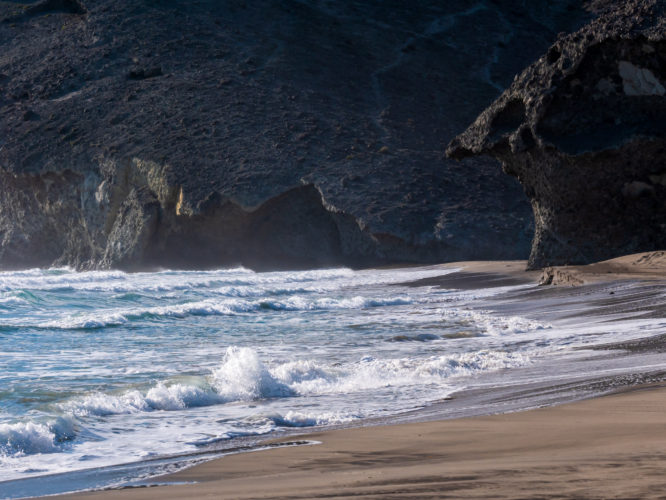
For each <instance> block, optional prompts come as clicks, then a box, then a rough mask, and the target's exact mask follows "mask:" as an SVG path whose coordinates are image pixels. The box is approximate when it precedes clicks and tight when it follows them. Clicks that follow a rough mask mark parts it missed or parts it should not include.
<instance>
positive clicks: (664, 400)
mask: <svg viewBox="0 0 666 500" xmlns="http://www.w3.org/2000/svg"><path fill="white" fill-rule="evenodd" d="M663 264H664V257H663V253H662V254H657V255H655V254H647V255H639V256H630V257H624V258H621V259H617V260H616V261H612V262H609V263H600V264H595V265H592V266H577V267H575V268H573V269H572V268H564V269H556V270H555V272H554V273H553V271H552V270H548V271H546V272H544V273H540V272H534V271H533V272H525V271H524V267H522V263H516V262H494V263H488V262H469V263H456V264H455V266H456V267H457V268H458V269H460V271H458V272H456V273H453V274H447V275H445V276H442V277H440V278H435V279H430V281H428V282H422V283H416V284H415V285H424V284H429V285H432V284H434V283H437V284H438V285H440V286H442V287H456V288H459V289H465V288H468V289H474V288H478V287H480V286H483V287H492V286H499V287H501V286H509V285H516V284H520V283H525V282H534V281H535V280H537V279H540V278H541V277H542V276H544V275H545V276H548V275H549V274H555V275H556V276H560V279H559V281H556V282H557V283H560V284H562V283H565V284H566V286H564V287H562V286H560V287H559V288H558V287H556V286H551V287H546V288H544V289H543V290H544V291H545V293H549V292H550V293H551V294H552V293H553V292H552V291H554V290H559V292H560V293H565V292H566V290H572V289H573V287H572V285H583V284H588V285H591V284H594V283H608V282H613V281H627V280H646V279H647V280H648V281H653V282H654V281H656V282H657V283H658V284H659V285H660V286H663V279H664V265H663ZM572 275H573V276H575V278H576V279H575V280H562V278H561V277H562V276H572ZM609 278H610V279H609ZM437 280H438V281H437ZM635 302H636V301H634V306H633V307H634V309H635V308H636V307H637V306H636V304H635ZM624 305H625V308H626V307H627V305H626V304H624ZM616 306H617V307H619V304H616ZM600 307H604V306H600ZM629 307H632V306H629ZM619 309H620V310H621V309H622V308H621V307H619ZM625 313H626V310H625ZM606 347H607V348H608V349H609V350H613V349H620V350H626V351H628V352H632V351H633V352H643V353H645V352H653V353H658V352H664V339H663V337H656V338H655V337H652V338H651V340H650V341H646V340H637V341H633V342H627V343H625V344H623V345H620V344H618V345H609V346H606ZM600 379H601V380H602V383H603V377H601V378H600ZM606 382H608V383H609V387H614V389H613V390H614V393H613V394H611V395H606V396H603V397H596V398H593V399H586V400H583V401H577V402H574V403H565V404H561V405H556V406H551V407H547V408H539V409H532V410H527V411H519V412H511V413H505V414H496V415H490V416H479V417H467V418H458V419H449V420H435V421H427V422H411V423H403V424H395V425H378V426H372V427H361V428H353V429H340V430H333V431H328V432H316V433H311V434H306V435H304V436H302V439H304V440H307V441H308V442H309V443H310V444H304V445H301V446H294V447H284V448H273V449H267V450H260V451H256V452H250V453H240V454H233V455H229V456H225V457H222V458H220V459H216V460H213V461H210V462H206V463H203V464H200V465H196V466H194V467H192V468H189V469H185V470H183V471H181V472H178V473H176V474H172V475H167V476H163V477H158V478H153V479H152V480H151V481H150V482H149V483H148V484H153V485H158V486H151V487H142V488H126V489H120V490H107V491H102V492H90V493H80V494H75V495H72V496H71V498H79V499H80V498H99V499H116V498H117V499H151V498H165V499H169V498H174V499H175V498H204V497H205V498H239V499H241V498H243V499H246V498H247V499H250V498H344V497H357V496H362V497H364V498H572V499H573V498H576V499H578V498H664V496H666V476H665V475H664V470H666V384H664V383H659V382H657V383H652V384H643V385H635V386H631V385H630V384H631V382H630V381H629V382H628V385H626V386H622V385H621V383H620V384H617V385H615V386H613V384H611V383H610V381H608V380H606ZM455 397H456V396H455V395H454V397H453V399H455ZM463 397H464V395H463ZM294 439H295V438H294V437H293V436H290V437H289V438H285V439H283V440H277V441H275V443H279V442H280V441H283V442H284V441H291V442H293V441H294ZM160 484H162V485H160ZM66 498H69V497H66Z"/></svg>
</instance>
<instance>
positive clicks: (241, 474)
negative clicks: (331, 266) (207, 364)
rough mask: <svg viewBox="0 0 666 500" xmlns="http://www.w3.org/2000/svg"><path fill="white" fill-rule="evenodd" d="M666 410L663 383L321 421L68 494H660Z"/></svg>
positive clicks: (664, 484)
mask: <svg viewBox="0 0 666 500" xmlns="http://www.w3.org/2000/svg"><path fill="white" fill-rule="evenodd" d="M664 410H666V383H660V384H653V385H649V386H641V387H634V388H630V389H625V390H623V391H620V392H619V393H615V394H612V395H609V396H603V397H597V398H593V399H589V400H585V401H579V402H575V403H568V404H563V405H558V406H553V407H548V408H543V409H535V410H527V411H522V412H515V413H508V414H499V415H491V416H485V417H470V418H461V419H453V420H440V421H430V422H417V423H404V424H395V425H383V426H374V427H362V428H350V429H341V430H332V431H324V432H314V433H310V434H308V435H307V439H308V440H314V441H319V442H321V444H318V445H312V446H300V447H291V448H274V449H270V450H263V451H257V452H252V453H242V454H237V455H229V456H225V457H222V458H219V459H215V460H212V461H209V462H205V463H203V464H199V465H196V466H194V467H191V468H189V469H186V470H183V471H180V472H177V473H175V474H171V475H167V476H162V477H158V478H153V479H152V480H151V481H150V482H151V483H156V484H160V483H170V484H168V485H166V486H153V487H144V488H125V489H119V490H105V491H97V492H84V493H76V494H71V495H63V496H61V497H59V498H72V499H74V498H77V499H83V498H91V499H92V498H95V499H124V500H134V499H136V500H139V499H152V498H164V499H170V498H174V499H176V498H194V497H197V498H198V497H205V496H214V497H215V498H239V499H240V498H318V497H319V498H321V497H326V498H337V497H351V496H357V495H363V496H365V497H367V498H410V497H411V498H413V497H418V498H442V497H444V498H446V497H451V498H465V497H484V496H488V497H493V498H534V497H535V496H534V495H537V496H538V497H539V498H547V497H550V496H557V497H558V498H600V497H601V498H627V497H631V498H656V497H662V496H663V494H664V493H665V492H666V478H664V476H663V468H664V467H665V466H666V454H664V453H663V452H664V449H666V419H665V418H664V416H663V415H664ZM280 441H282V440H275V442H278V443H279V442H280ZM537 491H539V492H548V493H547V494H545V495H544V494H543V493H538V494H537V493H536V492H537Z"/></svg>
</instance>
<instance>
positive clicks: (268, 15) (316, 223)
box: [0, 0, 589, 269]
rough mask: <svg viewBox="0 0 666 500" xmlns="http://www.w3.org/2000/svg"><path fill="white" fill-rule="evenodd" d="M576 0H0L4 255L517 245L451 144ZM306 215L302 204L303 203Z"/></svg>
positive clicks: (473, 169) (41, 260)
mask: <svg viewBox="0 0 666 500" xmlns="http://www.w3.org/2000/svg"><path fill="white" fill-rule="evenodd" d="M588 17H589V13H588V12H587V11H586V10H585V9H583V8H581V6H580V3H579V2H574V1H569V0H560V1H558V2H550V1H545V0H543V1H533V2H529V3H528V4H524V3H523V2H517V1H508V0H504V1H490V0H481V1H479V2H467V1H455V2H445V3H442V2H434V1H433V2H420V3H418V4H417V5H413V4H411V3H404V2H398V1H389V2H386V1H381V2H380V1H368V2H334V1H327V0H312V1H296V0H291V1H283V0H279V1H278V0H272V1H269V0H266V1H261V2H245V1H241V0H229V1H226V2H218V1H213V0H204V1H184V0H183V1H176V0H139V1H136V2H121V1H119V0H89V1H80V0H43V1H28V0H26V1H23V2H14V1H12V2H0V132H1V133H0V267H3V268H8V267H30V266H48V265H52V264H68V265H74V266H77V267H80V268H91V267H93V268H94V267H100V266H101V267H122V268H131V269H140V268H147V267H151V266H153V267H154V266H169V267H173V266H178V267H199V266H207V267H211V266H219V265H233V264H245V265H251V266H254V267H285V266H288V267H299V266H321V265H334V264H346V265H370V264H377V263H385V262H396V261H412V262H432V261H439V260H452V259H459V258H517V257H522V256H524V255H525V253H526V251H527V249H528V245H529V240H530V237H531V235H530V230H529V227H530V213H529V206H528V205H527V203H526V202H525V201H524V199H523V198H522V197H521V194H520V189H519V187H518V186H517V184H515V181H513V180H512V179H510V178H508V177H506V176H503V175H502V174H501V172H499V169H497V168H496V166H495V164H494V162H493V161H491V160H479V159H473V160H469V161H468V162H467V163H466V164H465V165H464V166H463V167H462V168H461V167H460V166H458V165H456V164H455V162H451V161H449V160H445V159H444V158H443V154H442V151H443V149H444V146H445V145H446V143H447V142H448V140H449V139H450V138H452V137H453V135H454V134H455V133H456V131H458V130H460V128H461V127H462V126H463V125H465V124H466V123H469V121H470V120H471V119H472V118H473V117H474V116H475V115H476V114H477V113H478V112H479V111H480V110H481V109H483V107H484V106H485V105H487V104H488V103H489V102H491V100H492V99H493V98H495V97H496V96H497V95H498V93H499V92H500V90H501V89H502V88H505V87H506V85H508V84H509V82H510V81H511V78H512V77H513V75H514V74H515V72H516V71H518V70H519V69H520V68H522V67H524V66H525V64H527V63H528V62H529V61H531V60H533V59H534V58H535V57H536V56H537V55H538V54H539V52H540V51H542V50H545V48H546V47H547V46H548V45H549V44H550V43H552V41H553V40H554V39H555V36H556V33H558V32H559V31H563V30H565V31H568V30H570V29H573V28H575V27H578V26H579V25H581V23H582V22H584V21H585V20H586V19H587V18H588ZM299 211H300V212H299Z"/></svg>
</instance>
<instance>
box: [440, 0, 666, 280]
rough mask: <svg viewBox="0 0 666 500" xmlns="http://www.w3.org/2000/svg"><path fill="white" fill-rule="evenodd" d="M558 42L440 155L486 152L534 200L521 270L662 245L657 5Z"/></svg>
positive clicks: (664, 31) (665, 228)
mask: <svg viewBox="0 0 666 500" xmlns="http://www.w3.org/2000/svg"><path fill="white" fill-rule="evenodd" d="M611 7H612V8H609V9H608V10H607V11H606V12H605V13H603V15H601V16H600V17H599V18H597V19H596V20H594V21H592V22H591V23H589V24H588V25H586V26H585V27H583V28H582V29H581V30H579V31H577V32H576V33H573V34H570V35H566V36H562V37H560V39H559V40H558V41H557V42H556V43H555V44H554V45H553V46H552V47H551V48H550V49H549V50H548V51H547V53H546V54H545V55H543V56H542V57H541V58H540V59H539V60H538V61H537V62H536V63H534V64H533V65H531V66H530V67H528V68H527V69H526V70H525V71H524V72H523V73H522V74H521V75H519V76H518V77H517V78H516V79H515V81H514V82H513V84H512V85H511V87H510V88H509V89H508V90H506V91H505V92H504V93H503V94H502V95H501V96H500V98H499V99H498V100H497V101H495V102H494V103H493V104H492V105H491V106H490V107H489V108H488V109H487V110H486V111H484V112H483V113H482V114H481V115H480V116H479V117H478V118H477V120H476V121H475V122H474V123H473V124H472V125H471V126H470V127H469V128H468V129H467V130H466V131H465V132H464V133H463V134H462V135H460V136H458V137H457V138H456V139H455V140H453V141H452V142H451V144H450V145H449V148H448V151H447V153H448V155H449V156H450V157H453V158H466V157H470V156H476V155H490V156H493V157H495V158H497V159H499V160H500V161H501V162H502V164H503V167H504V170H505V172H507V173H508V174H510V175H513V176H515V177H517V178H518V180H519V181H520V182H521V184H522V185H523V188H524V189H525V192H526V193H527V195H528V197H529V198H530V200H531V202H532V208H533V211H534V218H535V236H534V241H533V245H532V251H531V255H530V259H529V267H530V268H540V267H544V266H550V265H562V264H581V263H589V262H593V261H599V260H605V259H609V258H612V257H615V256H618V255H623V254H630V253H636V252H639V251H649V250H655V249H660V248H666V119H664V117H666V95H665V94H666V89H665V86H666V3H665V2H663V1H662V0H651V1H638V0H632V1H627V2H622V3H620V4H619V5H618V6H617V7H613V6H611Z"/></svg>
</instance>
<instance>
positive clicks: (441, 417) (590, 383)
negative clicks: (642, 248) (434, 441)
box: [61, 261, 666, 498]
mask: <svg viewBox="0 0 666 500" xmlns="http://www.w3.org/2000/svg"><path fill="white" fill-rule="evenodd" d="M441 268H442V269H443V270H445V269H451V268H456V269H457V271H455V272H452V273H448V274H445V275H442V276H439V277H436V278H426V279H423V280H418V281H415V282H410V283H403V285H406V286H436V287H439V288H456V289H458V290H474V289H479V288H494V287H507V286H515V285H530V284H532V285H536V284H537V283H538V281H539V276H540V275H541V272H540V271H525V270H524V269H525V268H524V261H508V262H503V261H492V262H459V263H448V264H443V265H441ZM609 277H610V278H611V279H610V283H614V282H634V281H636V277H635V276H633V275H632V276H626V275H620V276H618V279H617V280H615V279H613V278H614V277H615V276H608V275H604V276H603V277H602V278H609ZM652 279H657V280H662V279H663V277H662V276H661V275H659V274H657V275H656V276H652ZM638 281H641V282H643V280H640V279H639V280H638ZM608 282H609V280H608V279H606V280H605V281H604V280H603V279H596V277H593V279H591V283H588V284H590V285H592V286H589V287H587V288H586V289H588V288H589V289H594V290H596V288H597V286H598V285H595V284H598V283H604V284H607V283H608ZM569 284H570V283H569ZM604 286H605V285H604ZM577 288H578V287H575V288H572V287H571V286H566V287H564V286H544V287H535V286H532V287H527V288H525V289H523V290H517V291H516V290H514V291H512V292H511V293H510V294H504V293H503V294H500V296H498V297H499V298H497V297H493V298H490V299H489V300H486V301H485V304H484V306H488V304H489V303H492V307H491V309H495V304H494V303H493V302H497V304H499V305H498V307H499V309H495V312H497V311H498V310H499V311H500V313H501V312H502V307H504V308H505V310H504V312H506V310H507V309H506V308H507V307H508V310H509V312H510V313H512V314H513V313H518V314H520V310H516V309H515V308H516V307H517V306H516V305H515V304H522V303H523V302H525V303H526V304H527V308H526V309H523V312H530V313H534V312H535V311H538V309H539V307H538V304H539V303H540V302H539V301H540V300H543V297H544V296H545V297H547V298H548V297H550V296H555V297H556V301H558V302H563V301H562V300H561V299H562V298H563V297H564V296H568V295H569V293H570V292H573V291H574V290H575V289H577ZM602 290H605V288H603V289H602ZM597 292H598V290H597V291H595V293H597ZM634 293H639V294H640V293H644V292H643V288H641V287H640V286H639V287H638V289H637V290H634ZM563 294H564V295H563ZM598 295H599V294H598V293H597V298H598ZM616 297H617V299H618V300H620V301H622V300H623V298H624V295H623V292H622V291H620V292H618V295H617V296H616ZM507 304H509V305H508V306H507ZM586 305H589V306H590V309H592V310H595V311H597V312H598V313H599V314H601V315H605V314H607V311H606V310H603V311H602V310H601V308H600V306H598V305H597V304H595V306H594V307H592V306H591V303H589V302H586ZM535 306H537V307H536V308H535ZM520 307H521V308H524V307H526V306H525V305H524V304H523V305H521V306H520ZM595 308H596V309H595ZM658 309H661V308H658ZM561 314H562V313H561V311H560V312H558V313H556V314H555V317H558V316H559V317H562V316H561ZM591 314H593V313H591ZM658 314H662V311H661V310H659V311H658ZM577 316H578V317H584V316H585V314H580V313H579V314H577ZM660 317H661V316H660ZM660 341H661V338H659V339H655V340H654V341H649V342H648V343H647V344H645V343H644V342H643V343H642V342H641V339H638V341H636V340H632V341H630V343H628V344H627V346H624V345H617V346H616V345H614V344H609V345H605V346H599V349H601V348H604V350H605V351H606V353H607V354H608V355H612V351H613V350H618V349H623V350H625V351H631V349H627V347H628V346H629V345H632V346H633V343H636V342H637V345H639V346H643V344H645V346H647V347H649V349H647V351H649V352H654V351H652V349H654V347H655V345H654V343H655V342H657V343H659V342H660ZM659 345H661V343H659ZM583 349H584V348H583ZM599 349H597V350H599ZM643 352H646V349H638V348H637V349H636V353H643ZM656 352H663V350H657V351H656ZM665 373H666V372H662V373H661V374H660V373H658V372H655V374H654V376H653V377H651V374H650V373H648V372H644V373H643V374H642V375H644V376H643V377H640V376H639V377H638V378H637V379H635V380H633V381H627V380H623V379H622V376H619V377H615V378H617V379H618V380H614V377H613V376H611V375H608V376H605V377H598V378H596V379H591V378H581V379H580V380H574V379H570V380H569V382H568V383H569V384H570V385H571V387H572V388H567V389H565V390H562V389H561V388H560V387H558V386H557V385H556V384H555V381H552V383H551V384H547V383H545V384H544V383H542V384H538V383H535V384H531V383H524V384H523V385H515V386H511V387H509V388H507V389H506V390H504V392H503V390H499V391H498V392H499V394H503V395H504V396H501V395H500V396H496V397H493V396H491V392H494V391H489V390H488V389H483V388H481V389H479V388H477V389H476V390H472V391H471V392H470V391H468V390H466V389H463V390H462V391H458V392H456V393H455V394H454V395H453V396H454V397H453V400H454V401H447V402H445V403H442V402H440V403H435V404H433V405H431V406H429V407H426V408H422V409H420V410H414V411H410V412H407V413H406V414H402V415H394V416H393V417H387V418H383V419H369V420H365V421H364V422H363V423H360V422H359V423H357V424H356V425H354V424H351V425H343V426H332V427H330V428H328V429H324V430H322V429H321V428H319V429H312V428H303V429H291V430H289V431H286V432H284V433H283V434H281V436H275V437H272V438H271V437H268V436H265V437H263V438H262V437H261V436H257V437H256V438H257V439H256V449H251V450H249V449H246V450H243V452H242V453H240V455H238V454H234V455H225V456H222V457H221V458H214V459H212V460H210V459H206V460H207V461H206V462H204V463H199V464H197V465H194V466H193V467H188V468H185V469H184V470H182V471H180V472H176V473H175V474H172V475H166V476H155V477H151V478H150V479H148V480H146V481H144V483H145V484H144V486H145V485H146V484H147V485H153V484H157V483H161V482H168V483H173V482H176V483H191V482H192V481H194V480H191V479H186V478H188V477H191V476H189V475H188V474H190V472H188V471H193V470H195V469H197V470H198V469H199V468H200V467H206V464H208V463H211V464H212V463H218V462H220V463H222V462H224V463H227V461H228V460H229V457H231V456H241V455H243V456H244V455H252V456H253V457H258V456H260V455H261V454H262V453H273V452H274V451H275V450H274V449H270V450H268V451H267V452H265V451H257V450H261V449H262V448H263V447H265V446H267V445H268V446H271V445H272V444H273V443H276V444H279V443H283V442H285V441H295V440H299V439H305V440H317V441H319V440H320V439H318V437H317V436H329V435H332V434H336V433H347V432H349V433H352V434H354V433H358V432H361V433H363V432H366V431H367V432H369V435H370V436H374V435H375V433H376V432H379V435H380V436H381V439H389V440H395V439H398V440H402V439H403V438H404V436H403V434H404V432H403V431H404V430H403V429H402V426H410V425H416V426H418V425H424V426H428V427H429V426H435V427H437V426H439V425H444V423H445V422H454V421H456V422H457V421H460V422H472V421H474V419H479V418H482V419H483V418H489V417H484V416H479V415H488V414H491V413H502V414H503V415H516V414H519V413H530V412H532V411H533V410H529V409H526V408H530V404H529V396H530V394H532V393H535V392H539V391H541V392H548V391H551V392H553V393H556V392H557V391H558V390H559V391H561V392H560V393H559V394H556V395H555V396H554V397H553V398H552V399H550V400H547V402H546V403H543V401H542V403H541V404H542V405H543V406H547V407H548V408H547V409H552V408H559V407H560V406H568V405H570V404H579V403H577V402H574V403H571V401H578V400H581V399H583V400H584V399H586V398H590V397H593V398H598V397H602V398H603V397H604V396H605V395H606V394H607V393H609V392H613V393H618V392H620V393H621V392H625V391H627V390H629V391H633V388H632V387H631V386H632V385H635V384H636V383H639V384H640V383H650V382H655V381H656V382H658V383H659V382H660V381H663V380H665V379H666V376H665V375H664V374H665ZM585 391H587V392H585ZM574 394H579V395H578V396H574ZM470 395H471V397H470ZM525 395H527V397H526V396H525ZM503 397H504V399H502V398H503ZM458 398H460V399H461V400H462V401H464V404H462V405H461V406H459V407H457V409H456V404H455V403H458V401H455V400H457V399H458ZM521 398H522V399H521ZM593 400H594V399H592V400H591V401H593ZM469 401H471V403H469ZM562 403H564V404H562ZM444 405H445V406H444ZM475 405H476V406H475ZM486 405H489V406H486ZM493 405H494V406H493ZM512 405H513V406H512ZM498 408H499V410H498ZM495 416H501V415H495ZM461 417H462V418H461ZM460 425H462V424H460ZM470 425H471V424H470ZM383 428H391V429H394V430H395V431H396V433H395V435H392V434H391V433H389V434H391V435H390V436H389V435H385V434H383V433H382V432H380V431H374V430H373V429H383ZM412 437H413V436H412ZM368 439H370V438H368ZM373 443H374V442H373V441H372V439H370V441H369V444H368V448H372V446H373ZM374 444H381V443H374ZM317 447H318V446H314V447H313V446H305V447H299V448H313V449H314V448H317ZM204 453H207V452H204ZM222 453H224V450H223V449H218V450H211V451H210V454H211V455H215V454H217V456H218V457H219V456H220V454H222ZM289 453H291V452H289ZM294 453H297V454H298V453H302V452H294ZM313 453H315V454H316V453H318V452H313ZM172 458H173V457H172ZM183 458H184V459H185V460H187V457H183ZM165 459H167V460H168V459H169V457H165ZM209 460H210V461H209ZM234 460H239V459H234ZM250 460H252V459H250ZM262 460H264V459H261V460H259V461H260V462H261V461H262ZM266 460H268V459H266ZM410 460H413V458H409V457H408V458H407V461H408V462H409V461H410ZM264 461H265V460H264ZM269 462H270V460H269ZM262 463H263V462H262ZM138 464H141V463H138ZM128 465H131V464H128ZM267 466H270V463H268V464H267ZM396 466H399V464H398V465H396ZM211 467H213V466H211ZM220 467H222V468H223V469H224V466H220ZM218 472H220V473H221V472H222V471H218ZM322 473H323V471H322ZM216 474H217V472H216ZM216 477H217V476H216ZM224 477H226V476H224ZM196 481H199V480H196ZM198 484H203V483H198ZM206 484H208V485H210V484H212V483H211V480H210V478H209V479H206ZM222 486H224V485H221V484H218V485H217V487H222ZM174 487H175V486H173V485H171V486H168V487H167V488H166V489H167V490H169V489H171V488H174ZM293 487H294V488H295V489H293V490H292V491H291V492H289V493H286V494H285V495H286V496H287V497H290V498H292V497H294V495H299V494H300V493H299V488H300V486H299V485H293ZM164 490H165V488H157V487H151V488H146V487H137V486H132V487H128V488H125V489H120V490H114V489H108V490H101V491H96V492H83V493H74V494H65V495H61V496H64V497H65V498H70V497H71V498H81V497H88V496H90V497H95V498H98V495H105V494H107V493H108V494H110V495H114V496H113V498H116V497H115V495H116V494H118V493H119V492H136V493H137V495H148V496H137V497H135V496H129V497H126V496H120V497H118V498H152V496H150V495H149V494H147V493H139V492H142V491H144V492H152V493H154V494H155V495H156V496H159V497H164V493H163V491H164ZM239 491H240V490H239ZM152 493H151V494H152ZM238 494H239V495H240V494H244V493H242V492H240V493H238ZM248 494H249V493H248ZM384 494H385V493H381V494H378V495H379V496H380V497H383V496H382V495H384ZM386 494H388V493H386ZM192 495H193V496H198V495H199V493H198V492H193V493H192ZM215 495H216V496H218V497H220V496H219V495H222V496H221V497H225V496H224V495H226V493H224V494H223V492H221V491H220V492H215ZM313 495H314V493H313ZM391 495H392V494H391ZM453 496H457V493H456V494H454V495H453ZM229 497H230V498H245V497H243V496H240V497H239V496H236V493H234V494H233V495H231V496H229ZM308 497H309V496H308ZM166 498H169V497H168V496H167V497H166ZM173 498H178V496H177V495H176V496H174V497H173ZM247 498H254V497H253V496H247Z"/></svg>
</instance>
